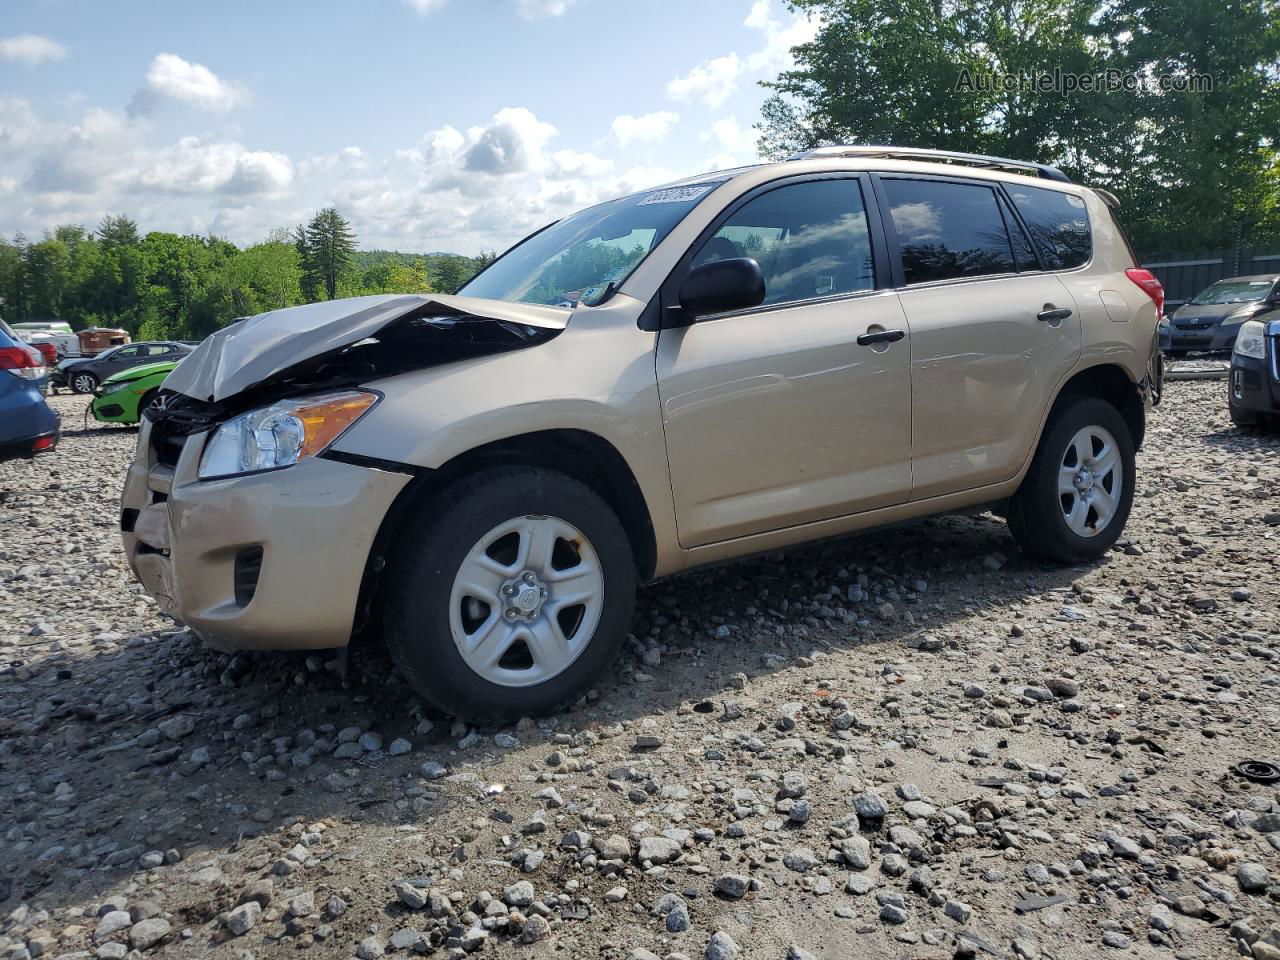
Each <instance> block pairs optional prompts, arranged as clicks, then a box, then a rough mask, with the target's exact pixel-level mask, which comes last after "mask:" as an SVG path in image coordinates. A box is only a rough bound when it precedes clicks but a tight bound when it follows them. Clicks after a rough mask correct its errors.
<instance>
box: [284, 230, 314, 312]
mask: <svg viewBox="0 0 1280 960" xmlns="http://www.w3.org/2000/svg"><path fill="white" fill-rule="evenodd" d="M290 239H292V240H293V245H294V248H295V249H297V251H298V269H299V270H301V271H302V274H301V276H300V277H299V278H298V286H299V288H300V289H301V291H302V299H303V300H304V301H305V302H307V303H315V302H316V301H317V300H319V299H320V278H319V272H318V271H317V270H316V269H315V267H314V264H313V263H312V258H311V245H310V244H309V243H308V242H307V228H306V227H304V226H303V225H302V224H298V225H297V227H295V228H294V229H293V231H292V232H291V233H290Z"/></svg>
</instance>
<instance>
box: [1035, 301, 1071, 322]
mask: <svg viewBox="0 0 1280 960" xmlns="http://www.w3.org/2000/svg"><path fill="white" fill-rule="evenodd" d="M1069 316H1071V311H1070V310H1069V309H1068V308H1067V307H1055V306H1054V305H1053V304H1052V303H1046V304H1045V305H1044V309H1043V310H1041V311H1040V312H1039V313H1037V314H1036V319H1037V320H1043V321H1044V322H1045V323H1057V322H1058V321H1059V320H1065V319H1067V317H1069Z"/></svg>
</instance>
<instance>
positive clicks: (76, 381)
mask: <svg viewBox="0 0 1280 960" xmlns="http://www.w3.org/2000/svg"><path fill="white" fill-rule="evenodd" d="M71 389H72V390H74V391H75V392H76V393H93V391H95V390H97V389H98V378H97V377H96V376H94V375H93V374H92V373H90V372H89V371H88V370H83V371H81V372H79V373H73V374H72V375H71Z"/></svg>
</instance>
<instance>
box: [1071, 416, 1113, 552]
mask: <svg viewBox="0 0 1280 960" xmlns="http://www.w3.org/2000/svg"><path fill="white" fill-rule="evenodd" d="M1123 489H1124V463H1123V462H1122V460H1121V458H1120V448H1119V446H1118V445H1117V444H1116V438H1115V437H1113V436H1112V435H1111V433H1110V431H1108V430H1107V429H1105V428H1104V427H1099V426H1088V427H1082V428H1081V429H1079V430H1077V431H1076V434H1075V436H1073V437H1072V438H1071V442H1070V443H1068V444H1067V449H1066V450H1065V451H1064V453H1063V455H1062V461H1061V463H1060V464H1059V466H1058V500H1059V503H1060V505H1061V507H1062V518H1063V520H1065V521H1066V523H1067V526H1068V527H1069V528H1070V530H1071V532H1072V533H1074V534H1076V535H1077V536H1080V537H1095V536H1097V535H1098V534H1100V533H1102V532H1103V531H1104V530H1106V529H1107V527H1108V525H1109V524H1110V523H1111V521H1112V519H1113V518H1114V517H1115V515H1116V512H1117V510H1119V507H1120V498H1121V493H1122V491H1123Z"/></svg>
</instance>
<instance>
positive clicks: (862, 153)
mask: <svg viewBox="0 0 1280 960" xmlns="http://www.w3.org/2000/svg"><path fill="white" fill-rule="evenodd" d="M831 157H883V158H885V159H887V160H919V161H922V162H924V163H955V164H960V165H962V166H968V167H986V168H988V169H994V170H1007V171H1009V172H1010V173H1021V174H1023V175H1024V176H1031V177H1044V178H1045V179H1046V180H1058V181H1060V182H1062V183H1071V182H1072V181H1071V178H1070V177H1068V176H1067V175H1066V174H1065V173H1063V172H1062V171H1061V170H1059V169H1058V168H1057V167H1051V166H1049V165H1048V164H1045V163H1031V162H1029V161H1027V160H1009V159H1007V158H1006V157H988V156H984V155H982V154H980V153H957V152H955V151H952V150H929V149H927V148H925V147H888V146H873V145H855V144H850V145H838V146H831V147H814V148H813V149H812V150H805V151H804V152H803V153H797V154H795V155H794V156H791V157H788V158H787V159H788V160H824V159H829V158H831Z"/></svg>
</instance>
